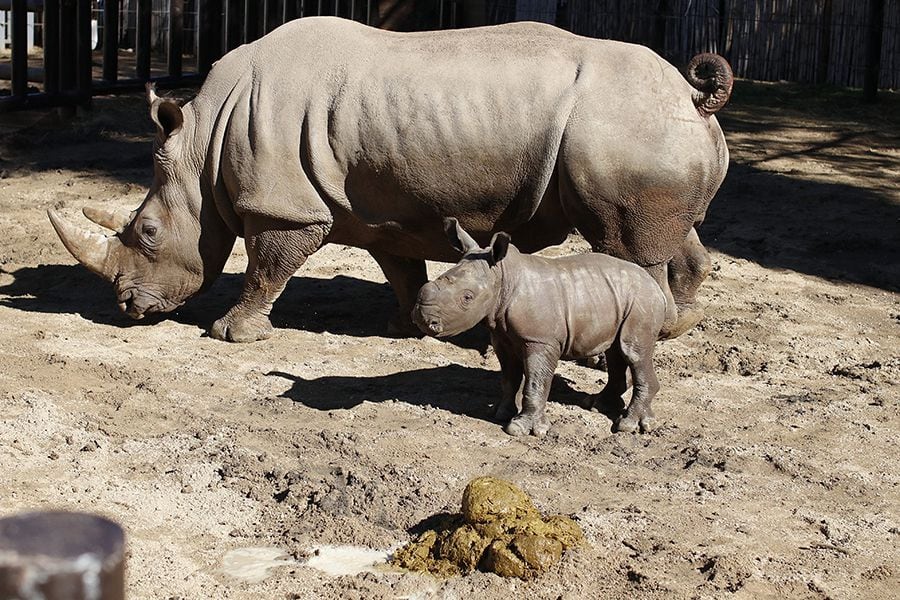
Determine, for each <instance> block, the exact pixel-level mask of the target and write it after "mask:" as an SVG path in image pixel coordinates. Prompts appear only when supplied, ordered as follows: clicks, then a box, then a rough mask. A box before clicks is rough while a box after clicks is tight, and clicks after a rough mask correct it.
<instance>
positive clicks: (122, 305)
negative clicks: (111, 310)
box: [116, 288, 184, 320]
mask: <svg viewBox="0 0 900 600" xmlns="http://www.w3.org/2000/svg"><path fill="white" fill-rule="evenodd" d="M116 301H117V302H118V304H119V310H121V311H122V312H123V313H125V314H126V315H128V316H129V317H131V318H132V319H137V320H140V319H143V318H144V317H145V316H147V315H148V314H152V313H164V312H170V311H173V310H175V309H176V308H178V307H179V306H181V305H182V304H184V302H169V301H166V300H164V299H162V298H160V297H158V296H156V295H154V294H152V293H149V292H146V291H141V290H137V289H135V288H130V289H126V290H122V291H120V292H118V293H117V294H116Z"/></svg>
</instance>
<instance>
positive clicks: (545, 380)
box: [503, 344, 559, 437]
mask: <svg viewBox="0 0 900 600" xmlns="http://www.w3.org/2000/svg"><path fill="white" fill-rule="evenodd" d="M558 362H559V354H558V353H555V354H554V353H553V352H552V351H551V350H550V348H549V347H547V346H543V345H541V344H534V345H530V346H528V347H526V349H525V387H524V389H523V391H522V410H521V412H519V414H518V415H516V416H515V417H513V418H512V419H511V420H510V422H509V423H508V424H507V425H506V427H504V429H503V430H504V431H505V432H506V433H508V434H509V435H527V434H529V433H530V434H531V435H535V436H537V437H543V436H544V435H545V434H546V433H547V431H548V430H549V429H550V420H549V419H548V418H547V415H546V414H545V412H544V411H545V409H546V406H547V396H548V395H549V394H550V384H551V383H552V381H553V373H554V372H555V371H556V365H557V363H558Z"/></svg>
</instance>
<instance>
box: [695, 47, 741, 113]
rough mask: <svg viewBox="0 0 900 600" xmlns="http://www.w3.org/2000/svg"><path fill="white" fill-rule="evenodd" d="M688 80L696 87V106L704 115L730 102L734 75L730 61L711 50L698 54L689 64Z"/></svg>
mask: <svg viewBox="0 0 900 600" xmlns="http://www.w3.org/2000/svg"><path fill="white" fill-rule="evenodd" d="M687 80H688V83H690V84H691V85H692V86H694V87H695V88H696V91H695V92H694V106H696V107H697V110H698V111H699V112H700V114H701V115H703V116H704V117H708V116H709V115H711V114H713V113H714V112H716V111H717V110H719V109H720V108H722V107H723V106H725V104H726V103H727V102H728V99H729V98H730V97H731V86H732V85H733V84H734V75H733V74H732V72H731V66H730V65H729V64H728V61H727V60H725V59H724V58H722V57H721V56H719V55H718V54H712V53H709V52H706V53H703V54H698V55H697V56H695V57H694V58H692V59H691V61H690V62H689V63H688V65H687Z"/></svg>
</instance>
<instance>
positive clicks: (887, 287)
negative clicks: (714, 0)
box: [0, 82, 900, 599]
mask: <svg viewBox="0 0 900 600" xmlns="http://www.w3.org/2000/svg"><path fill="white" fill-rule="evenodd" d="M721 121H722V123H723V128H724V129H725V132H726V136H727V138H728V142H729V146H730V148H731V151H732V165H731V170H730V172H729V176H728V178H727V180H726V183H725V185H724V187H723V189H722V190H721V191H720V193H719V195H718V196H717V197H716V199H715V200H714V201H713V203H712V206H711V208H710V211H709V214H708V219H707V222H706V223H705V224H704V225H703V227H702V228H701V230H700V235H701V238H702V239H703V241H704V242H705V243H706V244H707V245H708V247H709V248H710V250H711V251H712V253H713V259H714V263H715V267H714V271H713V273H712V274H711V276H710V278H709V279H708V280H707V282H706V283H705V284H704V286H703V287H702V288H701V292H700V293H701V299H702V301H703V302H704V303H705V305H706V307H707V314H708V317H707V319H706V320H705V321H704V322H703V323H702V324H701V325H700V326H699V327H698V328H696V329H695V330H694V331H692V332H690V333H689V334H688V335H685V336H682V337H681V338H679V339H677V340H674V341H668V342H663V343H660V344H659V345H658V350H657V361H656V362H657V367H658V371H659V378H660V382H661V384H662V389H661V391H660V393H659V395H658V396H657V398H656V402H655V408H656V412H657V415H658V417H659V420H660V421H661V427H660V428H659V429H658V430H657V431H655V432H653V433H652V434H649V435H623V434H613V433H611V432H610V426H611V423H610V421H609V419H608V418H607V417H605V416H603V415H602V414H597V413H592V412H588V411H586V410H584V409H582V408H580V407H579V406H578V403H579V402H580V400H581V399H582V398H583V397H584V395H586V394H593V393H596V392H598V391H599V390H600V388H601V387H602V382H603V380H604V379H605V374H604V373H602V372H600V371H597V370H594V369H590V368H587V367H582V366H579V365H576V364H574V363H564V364H562V365H561V366H560V368H559V370H558V376H557V379H556V381H555V384H554V389H553V392H552V396H551V402H550V404H549V407H548V414H549V416H550V418H551V419H552V421H553V426H552V428H551V429H550V432H549V434H548V435H547V437H546V438H544V439H535V438H525V439H520V438H512V437H509V436H507V435H506V434H504V433H503V431H502V430H501V427H500V426H499V425H498V424H496V423H493V422H492V421H491V420H490V418H489V414H490V405H491V404H492V403H493V402H495V401H496V400H497V398H498V397H499V388H500V382H499V374H498V366H497V361H496V358H495V357H494V356H493V354H492V353H491V352H490V351H488V350H487V336H486V335H485V332H484V331H473V332H470V333H469V334H466V335H464V336H461V337H460V338H459V339H455V340H452V341H449V342H447V341H437V340H433V339H392V338H390V337H387V336H386V334H385V332H386V321H387V319H388V317H389V316H390V314H391V312H392V310H393V296H392V293H391V292H390V290H389V289H388V288H387V286H386V285H385V283H384V280H383V278H382V275H381V273H380V271H379V270H378V268H377V266H376V264H375V262H374V261H373V260H372V259H371V258H370V257H369V256H368V255H367V254H366V253H365V252H362V251H360V250H356V249H352V248H346V247H340V246H330V247H327V248H325V249H323V250H322V251H321V252H319V253H318V254H316V255H315V256H314V257H313V258H312V259H311V260H310V261H309V262H308V263H307V265H306V266H305V267H304V268H303V269H302V270H301V271H300V272H299V273H298V274H297V276H296V277H294V279H293V280H292V282H291V283H290V284H289V286H288V288H287V290H286V292H285V293H284V295H283V296H282V298H281V299H280V301H279V302H278V304H277V305H276V309H275V312H274V314H273V321H274V323H275V326H276V333H275V336H274V337H273V338H272V339H271V340H268V341H265V342H259V343H254V344H250V345H232V344H226V343H223V342H218V341H215V340H212V339H210V338H209V337H207V336H206V334H205V330H206V328H207V327H208V326H209V325H210V324H211V323H212V321H213V320H215V319H216V318H218V317H219V316H221V314H223V313H224V311H225V310H226V309H227V308H228V306H230V303H231V302H232V301H233V300H234V299H235V298H236V296H237V294H238V292H239V289H240V282H241V273H242V271H243V267H244V264H245V261H246V256H245V254H244V252H243V248H242V247H241V246H240V245H238V246H237V247H235V250H234V254H233V256H232V259H231V260H230V262H229V263H228V266H227V269H226V274H225V275H223V276H222V277H221V278H220V280H219V281H218V282H217V284H216V285H215V286H214V287H213V289H212V290H211V291H210V292H208V293H207V294H205V295H204V296H202V297H199V298H197V299H195V300H193V301H191V302H190V303H189V304H187V305H186V306H184V307H183V308H182V309H181V310H179V311H178V312H177V313H175V314H172V315H169V316H168V317H167V318H160V319H153V320H146V321H142V322H133V321H130V320H129V319H128V318H127V317H125V316H124V315H122V314H120V313H119V312H118V309H117V307H116V305H115V302H114V298H113V294H112V291H111V289H110V286H109V285H107V284H105V283H103V282H101V281H100V280H99V279H98V278H96V277H94V276H93V275H91V274H90V273H89V272H88V271H87V270H86V269H84V268H83V267H81V266H79V265H77V264H75V262H74V260H73V259H72V258H71V256H70V255H69V254H68V253H67V252H66V251H65V249H64V248H63V246H62V244H61V243H60V242H59V240H58V239H57V237H56V235H55V233H54V232H53V230H52V228H51V227H50V224H49V222H48V219H47V217H46V214H45V213H46V209H47V208H50V207H56V208H58V209H60V210H61V211H62V212H63V214H64V215H66V216H68V217H71V218H80V215H79V214H78V213H79V211H80V208H81V206H82V205H83V204H85V203H95V204H100V205H104V204H106V205H109V206H121V207H128V208H134V207H135V206H137V205H138V204H139V203H140V201H141V200H142V198H143V195H144V193H145V189H146V186H147V184H148V182H149V179H150V176H151V162H150V134H151V132H152V127H151V123H150V121H149V119H148V118H147V115H146V107H145V104H144V102H143V100H142V98H139V97H121V98H98V99H96V100H95V103H94V108H93V110H92V111H89V112H85V113H82V114H79V115H77V116H75V117H74V118H68V119H62V120H60V119H59V116H58V115H55V113H53V112H45V113H17V114H7V115H3V116H2V118H0V136H2V137H0V233H2V235H0V331H2V335H0V365H2V366H0V416H2V421H0V516H5V515H9V514H12V513H17V512H20V511H25V510H32V509H44V508H51V507H53V508H68V509H77V510H87V511H94V512H98V513H100V514H103V515H106V516H109V517H111V518H113V519H115V520H116V521H118V522H119V523H121V524H122V525H123V526H124V528H125V530H126V535H127V540H128V558H127V577H128V589H129V595H130V596H131V597H132V598H303V599H305V598H326V599H327V598H360V599H362V598H366V599H368V598H420V599H424V598H448V599H454V598H460V599H468V598H479V599H499V598H509V597H527V598H535V599H539V598H540V599H543V598H548V599H556V598H564V599H577V598H601V597H602V598H633V597H638V596H639V597H644V598H722V597H736V598H760V597H789V598H888V597H895V598H896V597H897V596H896V594H897V593H898V592H897V591H898V589H900V471H898V468H897V457H898V455H900V402H898V399H900V335H898V334H900V293H898V291H900V189H898V187H900V185H898V182H900V98H898V97H897V96H896V95H895V94H894V95H892V94H885V97H884V98H883V100H882V102H881V103H880V104H879V105H876V106H865V105H862V104H860V103H859V102H858V101H857V100H856V95H855V94H849V93H843V92H835V91H829V90H823V89H816V88H804V87H799V86H790V85H783V84H782V85H765V84H759V83H756V84H754V83H749V82H739V84H738V86H737V87H736V90H735V94H734V100H733V102H732V104H731V105H729V106H728V107H727V108H726V109H725V110H724V111H723V112H722V113H721ZM84 222H85V223H87V222H86V221H84ZM584 250H585V245H584V243H583V241H581V240H580V239H579V238H578V237H577V236H574V235H573V236H572V237H571V238H570V240H569V241H568V242H567V243H566V244H564V245H563V246H562V247H559V248H553V249H549V250H548V251H546V252H547V254H550V255H557V254H564V253H569V252H580V251H584ZM443 268H444V266H443V265H439V264H435V265H431V269H430V270H431V273H432V274H437V273H439V272H441V270H442V269H443ZM479 475H493V476H497V477H502V478H506V479H509V480H511V481H513V482H515V483H517V484H518V485H520V486H522V487H523V488H524V489H525V490H526V491H527V492H528V493H529V494H531V495H532V497H533V498H534V501H535V503H536V504H537V506H538V507H539V508H540V509H541V510H543V511H546V512H554V513H564V514H569V515H572V516H573V517H574V518H575V519H576V520H577V521H578V523H579V524H580V525H581V527H582V528H583V529H584V532H585V534H586V536H587V538H588V540H589V542H590V547H589V548H586V549H583V550H580V551H578V552H574V553H569V554H567V555H566V556H565V557H564V559H563V562H562V563H561V564H560V565H559V566H558V567H557V568H555V569H554V570H552V571H551V572H550V573H549V574H547V575H546V576H543V577H541V578H540V579H537V580H534V581H529V582H522V581H513V580H503V579H501V578H499V577H497V576H494V575H488V574H483V573H476V574H473V575H469V576H466V577H461V578H455V579H451V580H447V581H441V580H436V579H432V578H430V577H427V576H424V575H418V574H409V573H396V572H384V571H378V572H369V573H362V574H358V575H346V576H331V575H328V574H326V573H324V572H322V571H319V570H315V569H313V568H310V567H309V566H306V565H304V564H302V563H303V562H304V561H305V560H306V558H307V557H308V556H309V554H310V553H311V552H312V551H313V549H315V548H317V547H319V546H322V545H327V544H331V545H339V544H351V545H357V546H363V547H366V548H370V549H376V550H385V549H389V548H391V547H394V546H395V545H397V544H399V543H401V542H404V541H406V540H408V539H409V535H410V533H409V532H410V530H415V528H416V526H417V525H418V524H420V523H421V522H422V521H423V520H424V519H426V518H427V517H429V516H430V515H432V514H434V513H437V512H442V511H455V510H457V509H458V506H459V500H460V495H461V493H462V489H463V487H464V486H465V484H466V482H467V481H469V480H470V479H472V478H473V477H476V476H479ZM256 547H274V548H279V549H282V550H283V551H284V552H285V553H287V555H288V559H289V560H286V562H287V563H289V564H286V565H285V566H281V567H278V568H275V569H273V570H272V571H271V572H270V574H269V576H268V577H267V578H265V579H263V580H262V581H260V582H256V583H251V582H248V581H246V580H242V579H239V578H236V577H234V576H231V575H228V574H225V573H223V572H222V565H223V560H224V558H225V556H226V554H227V553H228V552H229V551H233V550H236V549H246V548H256ZM294 560H296V561H297V562H293V561H294Z"/></svg>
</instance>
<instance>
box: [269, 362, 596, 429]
mask: <svg viewBox="0 0 900 600" xmlns="http://www.w3.org/2000/svg"><path fill="white" fill-rule="evenodd" d="M267 375H269V376H272V377H282V378H284V379H288V380H290V381H292V382H293V385H292V386H291V388H290V389H289V390H288V391H286V392H284V393H283V394H281V396H282V397H284V398H288V399H290V400H293V401H294V402H300V403H301V404H303V405H305V406H308V407H310V408H315V409H317V410H323V411H329V410H337V409H349V408H353V407H355V406H358V405H360V404H362V403H363V402H388V401H392V400H396V401H399V402H404V403H406V404H412V405H415V406H433V407H435V408H440V409H442V410H446V411H449V412H452V413H455V414H459V415H465V416H468V417H472V418H474V419H481V420H483V421H491V422H494V418H493V408H494V405H495V403H496V402H498V401H499V400H500V372H499V371H492V370H488V369H480V368H476V367H465V366H462V365H455V364H451V365H447V366H444V367H430V368H427V369H414V370H411V371H402V372H399V373H391V374H389V375H375V376H369V377H366V376H360V375H352V376H333V375H332V376H327V377H319V378H317V379H303V378H301V377H298V376H296V375H292V374H290V373H284V372H281V371H271V372H269V373H267ZM435 381H440V385H434V382H435ZM586 398H587V394H585V393H583V392H579V391H578V390H576V389H574V388H572V387H571V385H570V383H569V382H568V381H567V380H566V379H564V378H563V377H561V376H559V375H556V376H555V377H554V378H553V384H552V386H551V389H550V401H551V402H557V403H560V404H568V405H573V406H583V404H584V402H585V400H586Z"/></svg>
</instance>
